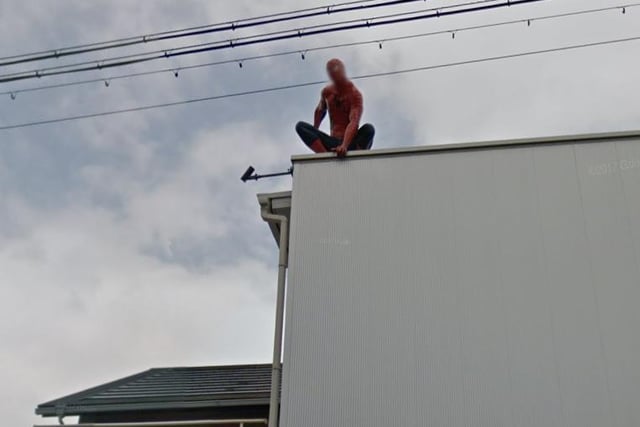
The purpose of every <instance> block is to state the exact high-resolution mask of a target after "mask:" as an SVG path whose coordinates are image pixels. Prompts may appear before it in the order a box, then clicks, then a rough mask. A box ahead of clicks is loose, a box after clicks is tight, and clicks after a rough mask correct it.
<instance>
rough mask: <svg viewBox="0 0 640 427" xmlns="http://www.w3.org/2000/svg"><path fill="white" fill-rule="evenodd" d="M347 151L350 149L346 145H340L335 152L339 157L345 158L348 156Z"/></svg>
mask: <svg viewBox="0 0 640 427" xmlns="http://www.w3.org/2000/svg"><path fill="white" fill-rule="evenodd" d="M347 149H348V147H347V146H346V145H344V144H343V145H340V146H338V147H336V149H335V152H336V154H337V155H338V157H344V156H346V155H347Z"/></svg>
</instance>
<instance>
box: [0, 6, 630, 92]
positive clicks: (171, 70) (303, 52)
mask: <svg viewBox="0 0 640 427" xmlns="http://www.w3.org/2000/svg"><path fill="white" fill-rule="evenodd" d="M638 6H640V2H639V3H631V4H626V5H621V6H611V7H604V8H597V9H585V10H579V11H574V12H565V13H558V14H553V15H544V16H537V17H532V18H528V19H515V20H509V21H501V22H496V23H491V24H482V25H474V26H469V27H458V28H453V29H448V30H441V31H433V32H427V33H417V34H409V35H405V36H397V37H390V38H386V39H369V40H365V41H358V42H350V43H341V44H331V45H325V46H316V47H310V48H306V49H301V50H287V51H281V52H275V53H268V54H264V55H255V56H247V57H240V58H235V59H225V60H221V61H214V62H206V63H202V64H194V65H187V66H182V67H172V68H161V69H156V70H150V71H142V72H138V73H128V74H120V75H111V76H106V77H102V78H95V79H87V80H80V81H73V82H66V83H58V84H52V85H45V86H35V87H30V88H24V89H16V90H12V91H6V92H0V96H2V95H12V96H13V97H14V98H15V96H16V95H17V94H20V93H25V92H35V91H43V90H48V89H56V88H64V87H70V86H79V85H85V84H90V83H103V82H111V81H113V80H121V79H129V78H135V77H142V76H148V75H154V74H164V73H173V74H174V75H175V76H176V77H178V73H179V72H181V71H183V70H191V69H197V68H204V67H213V66H217V65H224V64H234V63H236V64H242V63H246V62H249V61H253V60H260V59H267V58H275V57H280V56H288V55H302V56H304V55H306V54H308V53H309V52H317V51H322V50H328V49H337V48H345V47H354V46H364V45H370V44H376V45H379V46H380V48H382V45H383V44H384V43H389V42H394V41H403V40H410V39H416V38H423V37H430V36H435V35H442V34H452V35H453V34H457V33H461V32H465V31H472V30H479V29H487V28H495V27H500V26H505V25H513V24H520V23H529V24H530V23H532V22H539V21H545V20H551V19H558V18H567V17H573V16H579V15H586V14H593V13H600V12H607V11H611V10H616V9H620V10H623V9H629V8H632V7H638Z"/></svg>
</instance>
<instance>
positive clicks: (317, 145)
mask: <svg viewBox="0 0 640 427" xmlns="http://www.w3.org/2000/svg"><path fill="white" fill-rule="evenodd" d="M309 148H311V150H313V152H314V153H326V152H327V149H326V148H325V147H324V144H323V143H322V141H320V139H316V140H315V141H313V142H312V143H311V145H309Z"/></svg>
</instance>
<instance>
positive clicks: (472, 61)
mask: <svg viewBox="0 0 640 427" xmlns="http://www.w3.org/2000/svg"><path fill="white" fill-rule="evenodd" d="M638 40H640V36H637V37H628V38H623V39H613V40H605V41H600V42H593V43H581V44H576V45H569V46H562V47H557V48H550V49H542V50H532V51H526V52H519V53H513V54H507V55H498V56H490V57H484V58H477V59H470V60H465V61H458V62H450V63H446V64H439V65H429V66H423V67H415V68H406V69H401V70H392V71H386V72H380V73H371V74H362V75H359V76H356V77H353V78H352V79H353V80H366V79H372V78H377V77H388V76H395V75H400V74H409V73H417V72H421V71H430V70H437V69H443V68H450V67H459V66H463V65H472V64H479V63H484V62H491V61H500V60H505V59H512V58H522V57H527V56H534V55H542V54H547V53H553V52H565V51H570V50H577V49H585V48H590V47H597V46H606V45H613V44H619V43H627V42H632V41H638ZM324 83H326V82H325V81H312V82H305V83H296V84H290V85H285V86H276V87H270V88H263V89H255V90H249V91H242V92H234V93H228V94H223V95H213V96H207V97H203V98H191V99H185V100H182V101H175V102H167V103H162V104H152V105H143V106H139V107H132V108H123V109H119V110H111V111H103V112H99V113H90V114H81V115H77V116H68V117H60V118H56V119H48V120H39V121H32V122H25V123H18V124H13V125H6V126H0V130H10V129H18V128H26V127H32V126H41V125H47V124H53V123H62V122H69V121H75V120H82V119H89V118H96V117H104V116H112V115H116V114H124V113H133V112H138V111H147V110H155V109H160V108H167V107H175V106H179V105H187V104H195V103H200V102H205V101H216V100H221V99H227V98H236V97H240V96H249V95H257V94H263V93H270V92H279V91H284V90H290V89H298V88H303V87H308V86H318V85H321V84H324Z"/></svg>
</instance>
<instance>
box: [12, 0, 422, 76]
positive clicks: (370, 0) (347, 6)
mask: <svg viewBox="0 0 640 427" xmlns="http://www.w3.org/2000/svg"><path fill="white" fill-rule="evenodd" d="M376 1H379V0H358V1H350V2H345V3H338V4H333V5H327V6H317V7H312V8H307V9H299V10H294V11H290V12H280V13H275V14H270V15H264V16H258V17H254V18H245V19H239V20H236V21H227V22H221V23H217V24H209V25H202V26H197V27H190V28H183V29H179V30H170V31H163V32H158V33H151V34H146V35H140V36H134V37H126V38H120V39H115V40H109V41H105V42H97V43H88V44H81V45H76V46H68V47H63V48H59V49H49V50H45V51H39V52H31V53H25V54H20V55H14V56H5V57H0V66H6V65H15V64H22V63H26V62H35V61H41V60H45V59H54V58H61V57H65V56H71V55H79V54H84V53H89V52H96V51H101V50H107V49H115V48H121V47H127V46H133V45H138V44H147V43H151V42H157V41H161V40H170V39H178V38H183V37H192V36H199V35H204V34H211V33H220V32H225V31H235V30H239V29H243V28H250V27H258V26H263V25H267V24H274V23H279V22H288V21H295V20H300V19H305V18H313V17H317V16H323V15H334V14H338V13H344V12H355V11H364V10H368V9H375V8H382V7H389V6H398V5H403V4H408V3H415V2H418V1H425V0H387V1H383V2H379V3H374V2H376Z"/></svg>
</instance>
